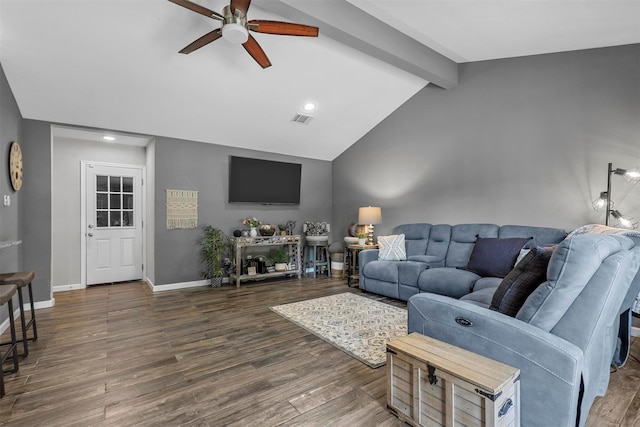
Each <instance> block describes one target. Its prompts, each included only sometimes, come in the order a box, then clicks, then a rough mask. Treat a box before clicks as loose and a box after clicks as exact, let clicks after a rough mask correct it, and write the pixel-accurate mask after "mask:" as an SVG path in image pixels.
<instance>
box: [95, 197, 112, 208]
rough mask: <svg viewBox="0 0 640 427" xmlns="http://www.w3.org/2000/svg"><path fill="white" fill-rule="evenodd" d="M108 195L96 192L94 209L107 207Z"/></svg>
mask: <svg viewBox="0 0 640 427" xmlns="http://www.w3.org/2000/svg"><path fill="white" fill-rule="evenodd" d="M108 201H109V197H108V196H107V195H106V194H102V193H98V194H96V209H108V208H109V204H108Z"/></svg>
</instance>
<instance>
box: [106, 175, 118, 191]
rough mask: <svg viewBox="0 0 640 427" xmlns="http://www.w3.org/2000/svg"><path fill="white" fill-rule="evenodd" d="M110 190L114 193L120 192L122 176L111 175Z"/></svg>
mask: <svg viewBox="0 0 640 427" xmlns="http://www.w3.org/2000/svg"><path fill="white" fill-rule="evenodd" d="M109 190H110V191H111V192H112V193H119V192H120V177H119V176H111V177H109Z"/></svg>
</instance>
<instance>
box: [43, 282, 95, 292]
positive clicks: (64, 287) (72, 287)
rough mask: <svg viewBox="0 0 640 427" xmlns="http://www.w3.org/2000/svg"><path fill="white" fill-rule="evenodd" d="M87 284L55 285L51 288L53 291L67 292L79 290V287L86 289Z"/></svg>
mask: <svg viewBox="0 0 640 427" xmlns="http://www.w3.org/2000/svg"><path fill="white" fill-rule="evenodd" d="M86 288H87V286H86V285H83V284H82V283H78V284H75V285H56V286H53V287H52V288H51V289H52V290H53V292H54V293H55V292H66V291H77V290H79V289H86Z"/></svg>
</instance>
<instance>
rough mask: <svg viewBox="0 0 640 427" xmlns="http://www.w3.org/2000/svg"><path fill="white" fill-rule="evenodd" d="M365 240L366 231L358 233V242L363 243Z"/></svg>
mask: <svg viewBox="0 0 640 427" xmlns="http://www.w3.org/2000/svg"><path fill="white" fill-rule="evenodd" d="M366 242H367V233H358V244H359V245H364V244H365V243H366Z"/></svg>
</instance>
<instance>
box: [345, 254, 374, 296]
mask: <svg viewBox="0 0 640 427" xmlns="http://www.w3.org/2000/svg"><path fill="white" fill-rule="evenodd" d="M365 249H378V245H377V244H374V245H349V246H347V259H346V262H347V272H348V276H347V286H349V287H351V283H352V282H354V281H355V282H357V281H358V280H360V275H359V274H358V254H359V253H360V251H363V250H365Z"/></svg>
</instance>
